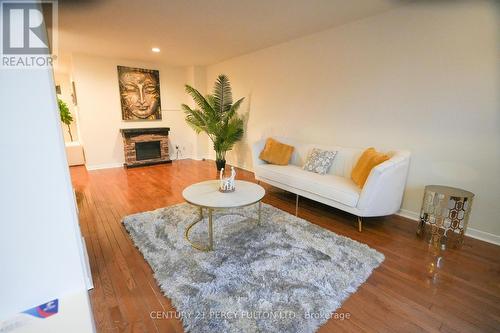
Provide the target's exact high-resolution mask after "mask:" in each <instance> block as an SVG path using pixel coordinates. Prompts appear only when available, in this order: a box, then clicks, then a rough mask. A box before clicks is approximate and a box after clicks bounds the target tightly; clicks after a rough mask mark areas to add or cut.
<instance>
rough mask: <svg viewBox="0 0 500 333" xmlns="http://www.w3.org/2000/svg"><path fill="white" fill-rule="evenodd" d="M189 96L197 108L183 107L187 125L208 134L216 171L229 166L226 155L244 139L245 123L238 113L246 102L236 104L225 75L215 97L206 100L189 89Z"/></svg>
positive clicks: (187, 88)
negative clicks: (212, 146) (212, 148)
mask: <svg viewBox="0 0 500 333" xmlns="http://www.w3.org/2000/svg"><path fill="white" fill-rule="evenodd" d="M186 92H187V93H188V94H189V95H190V96H191V97H192V98H193V100H194V102H195V103H196V105H197V108H195V109H192V108H190V107H189V106H188V105H186V104H182V109H183V111H184V113H185V114H186V122H187V123H188V124H189V125H190V126H191V127H192V128H193V129H194V130H195V131H196V133H200V132H205V133H207V135H208V137H209V138H210V140H211V141H212V143H213V145H214V150H215V163H216V165H217V171H220V170H221V169H222V168H224V167H225V165H226V153H227V152H228V151H230V150H231V149H232V148H233V146H234V144H235V143H236V142H238V141H239V140H241V138H242V137H243V119H242V118H241V117H240V116H238V114H237V111H238V109H239V107H240V105H241V103H242V102H243V99H244V98H240V99H239V100H237V101H236V102H235V103H233V97H232V92H231V85H230V83H229V79H228V78H227V76H226V75H219V76H218V77H217V80H216V81H215V85H214V89H213V93H212V94H209V95H206V96H203V95H202V94H201V93H200V92H199V91H198V90H196V89H195V88H193V87H191V86H190V85H186Z"/></svg>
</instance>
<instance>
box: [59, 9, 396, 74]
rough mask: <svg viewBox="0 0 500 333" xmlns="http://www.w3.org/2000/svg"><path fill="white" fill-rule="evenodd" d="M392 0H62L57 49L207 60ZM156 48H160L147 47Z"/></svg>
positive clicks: (197, 62) (319, 26)
mask: <svg viewBox="0 0 500 333" xmlns="http://www.w3.org/2000/svg"><path fill="white" fill-rule="evenodd" d="M399 4H401V2H400V1H397V0H144V1H141V0H128V1H124V0H85V1H82V0H80V1H76V0H74V1H65V0H60V1H59V54H60V55H61V56H62V59H64V58H65V57H67V56H68V55H69V54H71V53H73V52H79V53H86V54H94V55H101V56H107V57H119V58H121V59H137V60H144V61H161V62H163V63H167V64H171V65H179V66H186V65H208V64H213V63H217V62H220V61H222V60H225V59H229V58H232V57H235V56H238V55H242V54H245V53H249V52H252V51H256V50H259V49H262V48H265V47H268V46H271V45H275V44H278V43H281V42H285V41H288V40H291V39H294V38H298V37H301V36H305V35H308V34H311V33H314V32H317V31H321V30H325V29H328V28H330V27H333V26H336V25H340V24H343V23H346V22H349V21H352V20H356V19H359V18H363V17H367V16H370V15H374V14H378V13H381V12H384V11H387V10H390V9H392V8H394V7H396V6H397V5H399ZM152 47H159V48H160V49H161V52H160V53H153V52H151V48H152Z"/></svg>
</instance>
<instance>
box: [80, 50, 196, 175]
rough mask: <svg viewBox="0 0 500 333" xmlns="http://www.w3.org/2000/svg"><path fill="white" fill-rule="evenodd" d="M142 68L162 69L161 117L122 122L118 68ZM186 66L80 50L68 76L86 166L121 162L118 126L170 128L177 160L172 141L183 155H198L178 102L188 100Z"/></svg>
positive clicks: (193, 138) (92, 166)
mask: <svg viewBox="0 0 500 333" xmlns="http://www.w3.org/2000/svg"><path fill="white" fill-rule="evenodd" d="M118 65H122V66H129V67H140V68H147V69H157V70H159V71H160V89H161V91H160V93H161V106H162V120H157V121H123V120H122V118H121V117H122V114H121V108H120V94H119V88H118V74H117V66H118ZM188 74H189V73H188V69H187V68H183V67H170V66H164V65H161V64H158V63H155V64H153V63H146V62H140V61H130V60H123V59H110V58H103V57H95V56H89V55H83V54H74V55H73V58H72V76H73V79H74V81H75V85H76V95H77V99H78V115H79V127H80V135H81V138H80V140H81V141H82V143H83V146H84V149H85V158H86V162H87V164H86V165H87V168H89V169H96V168H103V167H113V166H120V165H122V164H123V161H124V156H123V142H122V136H121V134H120V128H137V127H170V133H169V138H170V147H171V150H170V157H171V158H172V159H174V158H175V156H176V154H175V149H174V146H175V145H179V146H180V147H181V152H182V157H184V158H186V157H194V156H195V155H196V136H195V133H194V131H193V130H192V129H191V128H189V127H188V126H187V125H186V123H185V121H184V113H183V112H181V111H180V105H181V103H187V102H188V99H187V95H186V94H185V92H184V84H185V83H187V82H188V80H189V77H188Z"/></svg>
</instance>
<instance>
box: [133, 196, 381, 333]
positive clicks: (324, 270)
mask: <svg viewBox="0 0 500 333" xmlns="http://www.w3.org/2000/svg"><path fill="white" fill-rule="evenodd" d="M205 215H206V214H205ZM198 218H199V210H198V209H197V208H196V207H193V206H191V205H189V204H187V203H183V204H178V205H174V206H170V207H166V208H162V209H158V210H155V211H152V212H145V213H139V214H135V215H130V216H127V217H125V218H124V220H123V223H124V225H125V227H126V229H127V230H128V232H129V234H130V236H131V237H132V239H133V241H134V243H135V245H136V246H137V247H138V248H139V250H140V251H141V252H142V254H143V255H144V257H145V259H146V260H147V261H148V263H149V264H150V265H151V267H152V269H153V271H154V275H155V278H156V280H157V282H158V284H159V285H160V287H161V289H162V291H163V292H164V293H165V295H166V296H167V297H169V298H170V299H171V300H172V303H173V305H174V306H175V308H176V309H177V314H176V315H180V316H181V318H182V322H183V324H184V328H185V329H186V330H187V331H188V332H203V333H207V332H231V333H232V332H245V333H246V332H314V331H316V330H317V329H318V328H319V327H320V326H321V325H322V324H323V323H325V322H326V321H327V320H328V319H330V318H331V317H332V316H333V315H332V313H333V312H334V311H335V310H336V309H337V308H338V307H340V305H341V304H342V302H343V301H344V300H345V299H346V298H347V297H348V296H349V295H350V294H351V293H354V292H355V291H356V289H357V288H358V287H359V286H360V285H361V284H362V283H363V282H364V281H365V280H366V279H367V278H368V277H369V276H370V274H371V272H372V271H373V269H375V268H376V267H377V266H379V265H380V263H381V262H382V261H383V260H384V255H383V254H381V253H379V252H377V251H375V250H374V249H372V248H370V247H368V246H367V245H365V244H361V243H359V242H356V241H354V240H352V239H350V238H347V237H343V236H339V235H337V234H335V233H333V232H330V231H328V230H325V229H323V228H321V227H319V226H316V225H314V224H312V223H309V222H307V221H305V220H303V219H300V218H297V217H295V216H293V215H291V214H288V213H286V212H284V211H282V210H280V209H277V208H275V207H273V206H270V205H266V204H263V205H262V223H261V225H258V224H257V209H256V206H255V207H253V206H250V207H246V208H240V209H235V210H229V211H227V210H226V211H223V212H219V213H217V212H216V213H215V214H214V251H212V252H201V251H198V250H196V249H194V248H192V247H191V246H190V244H189V243H188V242H187V241H186V240H185V239H184V230H185V228H186V226H187V225H189V224H190V223H191V222H193V221H195V220H196V219H198ZM207 225H208V223H207V217H206V216H205V220H204V221H203V222H200V223H198V224H197V225H196V226H195V227H193V229H192V231H191V239H192V240H198V241H199V242H202V241H205V243H206V240H207Z"/></svg>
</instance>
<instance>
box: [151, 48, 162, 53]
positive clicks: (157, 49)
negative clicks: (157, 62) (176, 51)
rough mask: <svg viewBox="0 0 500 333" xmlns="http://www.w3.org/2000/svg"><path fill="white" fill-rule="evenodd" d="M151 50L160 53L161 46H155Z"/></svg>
mask: <svg viewBox="0 0 500 333" xmlns="http://www.w3.org/2000/svg"><path fill="white" fill-rule="evenodd" d="M151 51H153V52H156V53H158V52H160V48H159V47H153V48H152V49H151Z"/></svg>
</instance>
